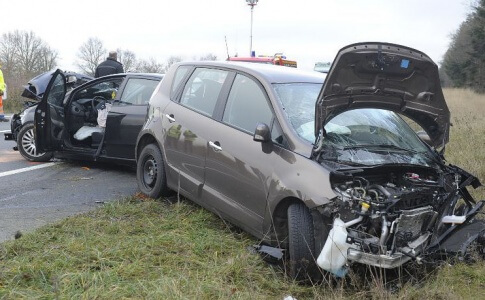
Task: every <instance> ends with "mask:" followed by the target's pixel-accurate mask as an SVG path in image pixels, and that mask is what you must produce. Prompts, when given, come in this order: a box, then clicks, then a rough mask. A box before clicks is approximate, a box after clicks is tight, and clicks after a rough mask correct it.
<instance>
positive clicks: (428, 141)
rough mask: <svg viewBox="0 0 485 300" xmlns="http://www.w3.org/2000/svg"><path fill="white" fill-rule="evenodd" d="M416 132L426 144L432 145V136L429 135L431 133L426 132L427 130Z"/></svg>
mask: <svg viewBox="0 0 485 300" xmlns="http://www.w3.org/2000/svg"><path fill="white" fill-rule="evenodd" d="M416 134H417V135H418V137H419V138H420V139H421V140H422V141H423V142H425V143H426V144H428V145H430V146H431V144H432V142H431V138H430V137H429V135H428V134H427V133H426V131H423V130H421V131H418V132H416Z"/></svg>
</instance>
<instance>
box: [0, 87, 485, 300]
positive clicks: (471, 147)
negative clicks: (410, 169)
mask: <svg viewBox="0 0 485 300" xmlns="http://www.w3.org/2000/svg"><path fill="white" fill-rule="evenodd" d="M445 96H446V99H447V101H448V105H449V106H450V110H451V112H452V121H453V123H454V126H453V127H452V132H451V140H450V143H449V144H448V146H447V150H446V158H447V159H448V161H449V162H450V163H453V164H456V165H459V166H461V167H463V168H464V169H465V170H469V171H470V172H471V173H473V174H476V175H477V176H478V177H479V178H480V180H481V181H482V182H483V181H484V180H485V151H484V150H483V149H484V146H485V144H484V143H485V118H483V116H485V97H484V96H480V95H476V94H474V93H471V92H468V91H464V90H445ZM472 192H473V194H474V195H475V196H476V197H477V198H479V199H485V193H484V189H483V188H481V189H478V190H474V191H472ZM257 242H258V241H256V240H254V239H253V238H251V237H250V236H248V235H246V234H244V233H240V232H239V231H238V230H234V229H232V228H230V227H228V225H227V223H224V222H223V221H221V220H220V219H219V218H217V217H216V216H215V215H213V214H211V213H210V212H208V211H206V210H204V209H202V208H200V207H198V206H195V205H193V204H190V203H189V202H185V201H182V202H180V203H176V204H170V203H168V202H167V201H155V200H152V199H144V198H137V197H134V198H131V199H125V200H123V201H118V202H115V203H111V204H107V205H106V206H105V207H103V208H100V209H98V210H96V211H93V212H90V213H87V214H84V215H79V216H75V217H71V218H68V219H66V220H64V221H62V222H60V223H57V224H54V225H50V226H45V227H43V228H41V229H39V230H37V231H35V232H33V233H29V234H25V235H24V236H23V237H22V238H21V239H19V240H16V241H10V242H6V243H3V244H0V298H2V299H53V298H61V299H71V298H83V299H84V298H85V299H94V298H99V299H122V298H136V299H139V298H148V299H228V298H231V299H283V297H284V296H286V295H292V296H294V297H296V298H297V299H299V300H301V299H330V298H332V299H369V298H370V299H387V298H397V299H422V298H426V299H481V298H483V294H484V293H485V288H484V287H485V264H484V263H483V262H478V263H476V264H473V265H465V264H456V265H448V264H443V265H441V266H439V267H437V268H434V269H433V271H432V272H417V273H414V274H412V273H409V271H408V270H402V271H403V276H402V277H398V278H397V280H393V282H392V284H391V285H388V286H386V287H384V284H383V282H388V281H387V278H386V274H383V273H379V272H377V274H376V272H374V273H372V272H369V270H367V271H365V272H363V273H364V276H362V274H363V273H362V272H361V273H357V274H355V273H354V274H351V276H348V278H347V279H346V280H345V281H340V282H336V281H333V282H331V283H328V282H324V283H322V284H319V285H307V286H303V285H298V284H296V283H294V282H292V281H291V280H289V279H288V278H287V277H285V275H284V272H283V271H282V269H281V268H280V267H279V266H273V265H269V264H267V263H265V262H263V261H262V259H261V258H260V257H259V256H258V255H254V254H251V252H250V251H248V250H247V247H248V246H250V245H253V244H256V243H257ZM418 268H420V266H418ZM389 286H394V287H396V288H395V289H394V288H392V289H391V288H389Z"/></svg>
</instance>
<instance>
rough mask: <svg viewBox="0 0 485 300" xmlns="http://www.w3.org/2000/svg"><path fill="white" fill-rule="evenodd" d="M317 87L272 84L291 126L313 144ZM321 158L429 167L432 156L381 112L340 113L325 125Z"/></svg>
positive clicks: (396, 121)
mask: <svg viewBox="0 0 485 300" xmlns="http://www.w3.org/2000/svg"><path fill="white" fill-rule="evenodd" d="M320 88H321V85H320V84H309V83H294V84H275V85H274V89H275V91H276V93H277V95H278V98H279V100H280V101H281V103H282V106H283V109H284V111H285V113H286V115H287V118H288V120H289V122H290V124H291V126H292V127H293V128H294V129H295V131H296V133H297V134H298V135H299V136H300V137H301V138H303V139H305V140H307V141H309V142H311V143H314V141H315V133H314V131H315V123H314V120H315V102H316V100H317V97H318V93H319V92H320ZM325 131H326V135H325V137H324V140H323V148H322V152H321V158H322V159H326V160H331V161H337V162H341V163H348V164H357V165H380V164H389V163H396V164H417V165H426V166H429V165H430V164H433V157H434V154H433V153H432V152H431V151H430V150H429V148H428V147H427V146H426V145H425V144H424V143H423V142H422V141H421V140H420V139H419V138H418V137H417V135H416V134H415V132H414V131H413V130H412V129H411V128H410V127H409V125H408V124H407V123H406V122H405V121H404V120H403V119H402V118H401V117H400V116H399V115H397V114H396V113H394V112H391V111H387V110H382V109H355V110H350V111H346V112H343V113H341V114H339V115H337V116H336V117H334V118H333V119H331V120H330V121H329V122H328V123H327V124H326V125H325Z"/></svg>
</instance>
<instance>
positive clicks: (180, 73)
mask: <svg viewBox="0 0 485 300" xmlns="http://www.w3.org/2000/svg"><path fill="white" fill-rule="evenodd" d="M190 68H191V67H190V66H180V67H178V69H177V71H176V72H175V76H174V77H173V81H172V90H171V91H170V99H173V97H175V95H174V94H175V92H176V91H177V89H178V88H179V86H180V84H181V83H182V79H183V78H184V76H185V74H187V72H188V71H189V70H190Z"/></svg>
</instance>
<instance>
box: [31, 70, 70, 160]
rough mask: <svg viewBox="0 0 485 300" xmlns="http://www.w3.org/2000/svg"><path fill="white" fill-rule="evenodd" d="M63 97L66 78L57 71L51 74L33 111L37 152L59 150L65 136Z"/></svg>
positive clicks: (61, 72)
mask: <svg viewBox="0 0 485 300" xmlns="http://www.w3.org/2000/svg"><path fill="white" fill-rule="evenodd" d="M65 95H66V78H65V76H64V73H63V71H61V70H57V71H55V72H54V74H52V78H51V80H50V81H49V84H48V85H47V88H46V91H45V92H44V95H43V97H42V100H41V101H40V102H39V104H38V105H37V108H36V109H35V116H34V124H35V146H36V148H37V149H38V151H39V152H46V151H53V150H59V149H61V145H62V144H63V139H64V136H65V134H66V133H65V130H64V128H65V126H64V121H65V111H64V106H63V101H64V97H65Z"/></svg>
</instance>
